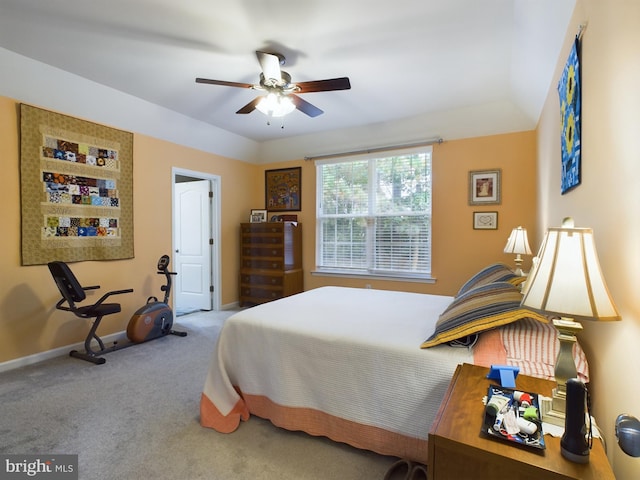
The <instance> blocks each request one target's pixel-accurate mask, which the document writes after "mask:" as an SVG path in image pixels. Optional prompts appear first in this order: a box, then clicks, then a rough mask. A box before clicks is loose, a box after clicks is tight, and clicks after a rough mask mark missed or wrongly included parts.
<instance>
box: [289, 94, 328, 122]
mask: <svg viewBox="0 0 640 480" xmlns="http://www.w3.org/2000/svg"><path fill="white" fill-rule="evenodd" d="M289 96H290V97H291V100H293V104H294V105H295V106H296V108H297V109H298V110H300V111H301V112H302V113H306V114H307V115H309V116H310V117H317V116H318V115H322V114H323V113H324V112H323V111H322V110H320V109H319V108H318V107H316V106H315V105H311V104H310V103H309V102H307V101H306V100H303V99H302V98H300V97H299V96H297V95H289Z"/></svg>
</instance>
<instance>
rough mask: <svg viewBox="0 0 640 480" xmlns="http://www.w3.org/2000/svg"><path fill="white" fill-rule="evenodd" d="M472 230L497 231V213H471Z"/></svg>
mask: <svg viewBox="0 0 640 480" xmlns="http://www.w3.org/2000/svg"><path fill="white" fill-rule="evenodd" d="M473 229H474V230H497V229H498V212H473Z"/></svg>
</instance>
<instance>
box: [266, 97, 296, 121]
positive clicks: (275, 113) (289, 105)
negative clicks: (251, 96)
mask: <svg viewBox="0 0 640 480" xmlns="http://www.w3.org/2000/svg"><path fill="white" fill-rule="evenodd" d="M256 108H257V109H258V110H259V111H260V112H262V113H264V114H265V115H267V116H269V117H284V116H285V115H288V114H290V113H291V112H293V111H294V110H295V109H296V106H295V105H294V104H293V100H292V99H291V97H289V96H288V95H281V94H277V93H273V92H271V93H269V94H267V95H265V96H264V97H262V98H261V99H260V101H259V102H258V104H257V105H256Z"/></svg>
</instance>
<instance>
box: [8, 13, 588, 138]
mask: <svg viewBox="0 0 640 480" xmlns="http://www.w3.org/2000/svg"><path fill="white" fill-rule="evenodd" d="M574 5H575V0H481V1H480V0H394V1H388V0H384V1H382V0H369V1H365V0H359V1H357V0H351V1H347V0H301V1H295V0H179V1H178V0H109V1H92V0H0V47H2V48H5V49H7V50H10V51H13V52H16V53H18V54H20V55H23V56H25V57H29V58H32V59H34V60H38V61H40V62H43V63H46V64H49V65H51V66H54V67H57V68H59V69H62V70H65V71H67V72H70V73H73V74H76V75H79V76H81V77H84V78H87V79H90V80H93V81H95V82H98V83H100V84H103V85H106V86H109V87H112V88H114V89H116V90H119V91H122V92H125V93H128V94H131V95H133V96H136V97H139V98H141V99H144V100H146V101H149V102H151V103H153V104H156V105H160V106H163V107H166V108H168V109H170V110H173V111H175V112H179V113H181V114H184V115H186V116H188V117H191V118H194V119H197V120H201V121H203V122H207V123H210V124H212V125H215V126H216V127H219V128H222V129H224V130H227V131H230V132H234V133H236V134H239V135H242V136H243V137H246V138H249V139H253V140H255V141H259V142H262V141H266V140H273V139H279V138H286V137H291V136H298V135H306V134H314V133H318V132H328V131H333V130H338V129H347V128H350V127H363V126H367V125H380V124H383V125H393V124H394V123H401V122H403V121H404V122H406V121H407V119H411V118H430V119H431V121H430V124H431V125H432V126H433V125H435V127H432V128H435V129H437V118H438V117H439V116H442V117H443V118H444V117H446V118H448V121H451V118H452V117H451V116H452V115H454V116H455V115H457V114H456V113H455V112H459V115H462V116H460V118H454V120H455V121H454V123H455V122H460V123H461V124H463V123H464V122H465V118H463V115H464V112H465V111H466V110H465V109H467V108H469V107H473V108H474V109H475V110H474V111H475V112H476V114H477V112H478V111H480V112H482V111H483V109H484V108H485V106H486V112H487V114H486V115H484V116H482V117H481V118H483V122H486V123H487V125H488V126H490V125H491V122H492V118H493V117H496V116H502V117H503V118H501V119H500V122H501V123H500V125H501V126H500V128H501V129H503V130H504V125H505V118H504V115H507V118H506V120H507V122H506V124H509V118H510V117H509V115H512V116H513V117H514V118H513V124H514V125H517V126H518V127H521V126H524V127H526V128H531V129H533V128H535V126H536V124H537V121H538V117H539V114H540V111H541V109H542V104H543V102H544V100H545V98H546V96H547V93H548V92H549V89H550V88H551V87H552V83H553V79H552V76H553V74H554V69H555V66H556V63H557V61H558V58H559V54H560V49H561V47H562V44H563V42H564V38H565V35H566V31H567V27H568V25H569V21H570V19H571V15H572V12H573V7H574ZM258 49H267V50H269V51H278V52H280V53H282V54H284V55H285V57H286V59H287V62H286V64H285V66H284V67H283V69H284V70H286V71H287V72H289V73H290V75H291V77H292V81H293V82H294V83H295V82H296V81H298V82H303V81H308V80H322V79H328V78H334V77H341V76H347V77H349V78H350V80H351V86H352V88H351V90H346V91H335V92H322V93H308V94H304V95H303V98H304V99H305V100H307V101H309V102H311V103H313V104H314V105H316V106H317V107H319V108H321V109H322V110H324V112H325V113H324V114H323V115H321V116H319V117H316V118H310V117H307V116H306V115H304V114H303V113H301V112H299V111H295V112H293V113H292V114H290V115H289V116H287V117H285V119H284V129H283V128H280V127H281V125H280V122H279V121H278V120H274V121H272V122H271V123H272V124H271V125H267V117H266V116H264V115H263V114H261V113H260V112H258V111H254V112H253V113H251V114H249V115H237V114H236V113H235V112H236V110H238V109H239V108H240V107H242V106H244V105H245V104H246V103H248V102H249V101H251V100H252V99H253V98H254V97H255V95H256V94H257V92H255V91H253V90H249V89H240V88H232V87H225V86H214V85H203V84H196V83H195V78H196V77H205V78H212V79H216V80H227V81H234V82H246V83H257V82H258V75H259V73H260V66H259V64H258V62H257V59H256V56H255V50H258ZM496 105H501V107H500V108H501V109H503V110H504V112H503V115H495V111H496ZM452 112H453V113H452ZM523 118H524V119H525V121H524V123H525V124H526V125H523V121H522V119H523Z"/></svg>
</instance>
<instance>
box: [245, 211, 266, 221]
mask: <svg viewBox="0 0 640 480" xmlns="http://www.w3.org/2000/svg"><path fill="white" fill-rule="evenodd" d="M249 221H250V222H251V223H260V222H266V221H267V211H266V210H251V218H250V219H249Z"/></svg>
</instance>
